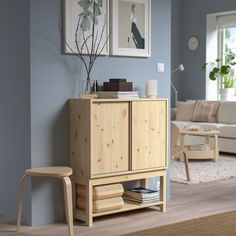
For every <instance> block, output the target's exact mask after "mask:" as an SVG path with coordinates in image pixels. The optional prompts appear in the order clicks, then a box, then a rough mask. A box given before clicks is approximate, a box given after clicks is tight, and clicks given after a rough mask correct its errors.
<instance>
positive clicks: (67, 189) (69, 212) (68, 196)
mask: <svg viewBox="0 0 236 236" xmlns="http://www.w3.org/2000/svg"><path fill="white" fill-rule="evenodd" d="M63 186H64V198H65V212H66V220H67V224H68V229H69V236H73V235H74V231H73V209H72V188H71V181H70V178H69V177H64V178H63Z"/></svg>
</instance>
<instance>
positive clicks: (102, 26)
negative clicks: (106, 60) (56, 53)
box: [63, 0, 109, 55]
mask: <svg viewBox="0 0 236 236" xmlns="http://www.w3.org/2000/svg"><path fill="white" fill-rule="evenodd" d="M93 3H94V4H93ZM94 12H95V14H93V13H94ZM93 32H94V33H93ZM108 39H109V0H95V1H91V0H64V2H63V52H64V53H66V54H75V53H76V54H77V53H79V52H78V48H79V50H80V51H81V53H82V54H90V55H91V54H92V53H94V52H97V53H99V52H100V51H101V54H102V55H107V54H109V40H108ZM92 47H93V48H92ZM96 50H97V51H96Z"/></svg>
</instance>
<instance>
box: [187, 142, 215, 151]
mask: <svg viewBox="0 0 236 236" xmlns="http://www.w3.org/2000/svg"><path fill="white" fill-rule="evenodd" d="M209 149H210V145H209V144H208V143H207V144H196V145H192V146H191V147H190V150H200V151H207V150H209Z"/></svg>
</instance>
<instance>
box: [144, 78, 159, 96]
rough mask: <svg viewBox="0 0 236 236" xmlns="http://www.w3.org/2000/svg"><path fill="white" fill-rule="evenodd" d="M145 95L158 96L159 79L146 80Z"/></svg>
mask: <svg viewBox="0 0 236 236" xmlns="http://www.w3.org/2000/svg"><path fill="white" fill-rule="evenodd" d="M145 95H146V97H147V98H156V97H157V80H146V81H145Z"/></svg>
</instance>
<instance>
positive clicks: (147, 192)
mask: <svg viewBox="0 0 236 236" xmlns="http://www.w3.org/2000/svg"><path fill="white" fill-rule="evenodd" d="M123 196H124V197H129V198H133V199H136V200H144V199H151V198H159V197H160V192H159V191H156V190H152V189H147V188H142V187H137V188H131V189H125V191H124V195H123Z"/></svg>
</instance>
